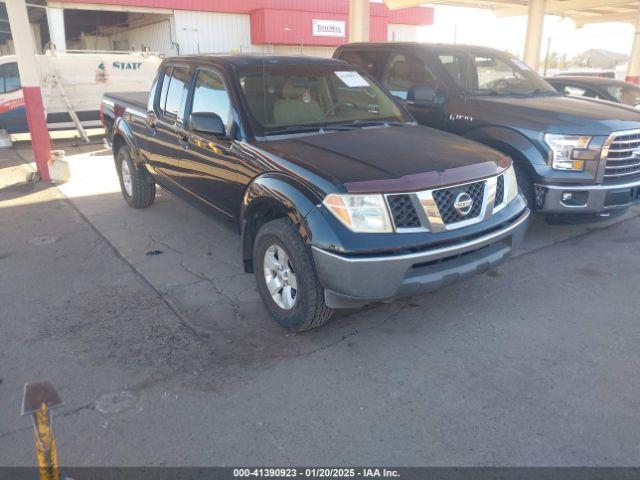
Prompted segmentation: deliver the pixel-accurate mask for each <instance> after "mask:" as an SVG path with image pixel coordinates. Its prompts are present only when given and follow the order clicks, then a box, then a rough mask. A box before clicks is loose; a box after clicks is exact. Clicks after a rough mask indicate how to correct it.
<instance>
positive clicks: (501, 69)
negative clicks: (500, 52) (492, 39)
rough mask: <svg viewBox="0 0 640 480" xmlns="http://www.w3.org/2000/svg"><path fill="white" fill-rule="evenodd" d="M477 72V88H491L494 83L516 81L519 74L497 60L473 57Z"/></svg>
mask: <svg viewBox="0 0 640 480" xmlns="http://www.w3.org/2000/svg"><path fill="white" fill-rule="evenodd" d="M475 64H476V70H477V72H478V88H492V87H494V86H495V85H496V82H503V81H509V80H510V79H513V80H517V79H518V78H519V76H520V75H519V73H518V72H516V71H515V70H514V68H513V67H512V66H511V65H509V64H508V63H506V62H504V61H502V60H501V59H499V58H492V57H478V56H476V57H475Z"/></svg>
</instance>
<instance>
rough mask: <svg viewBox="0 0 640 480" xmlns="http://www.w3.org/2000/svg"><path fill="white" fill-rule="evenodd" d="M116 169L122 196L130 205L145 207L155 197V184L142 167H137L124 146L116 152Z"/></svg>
mask: <svg viewBox="0 0 640 480" xmlns="http://www.w3.org/2000/svg"><path fill="white" fill-rule="evenodd" d="M116 170H117V172H118V178H119V180H120V190H121V191H122V197H123V198H124V200H125V202H127V204H128V205H129V206H130V207H133V208H146V207H148V206H149V205H151V204H152V203H153V200H154V199H155V197H156V184H155V183H154V181H153V179H152V178H151V176H150V175H149V174H148V173H147V172H146V170H145V169H144V167H140V168H137V167H136V166H135V165H134V164H133V161H132V160H131V154H130V153H129V149H128V148H127V147H126V146H123V147H120V149H119V150H118V152H117V154H116Z"/></svg>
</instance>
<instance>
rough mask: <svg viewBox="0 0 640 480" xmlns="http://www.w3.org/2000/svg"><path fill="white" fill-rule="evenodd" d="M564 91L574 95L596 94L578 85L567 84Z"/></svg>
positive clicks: (587, 95)
mask: <svg viewBox="0 0 640 480" xmlns="http://www.w3.org/2000/svg"><path fill="white" fill-rule="evenodd" d="M562 93H564V94H565V95H572V96H574V97H592V98H593V97H594V95H590V94H589V90H587V89H586V88H582V87H578V86H576V85H565V86H564V90H563V91H562Z"/></svg>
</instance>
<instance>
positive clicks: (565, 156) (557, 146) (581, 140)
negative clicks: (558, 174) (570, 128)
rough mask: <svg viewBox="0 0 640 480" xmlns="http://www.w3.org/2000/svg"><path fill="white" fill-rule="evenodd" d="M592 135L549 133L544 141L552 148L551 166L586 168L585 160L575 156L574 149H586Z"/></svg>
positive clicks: (568, 168) (560, 168)
mask: <svg viewBox="0 0 640 480" xmlns="http://www.w3.org/2000/svg"><path fill="white" fill-rule="evenodd" d="M590 141H591V137H589V136H586V135H556V134H552V133H547V134H545V136H544V142H545V143H546V144H547V145H548V146H549V148H550V149H551V167H552V168H553V169H554V170H572V171H582V170H584V160H578V159H574V158H573V151H574V150H584V149H586V148H587V147H588V146H589V142H590Z"/></svg>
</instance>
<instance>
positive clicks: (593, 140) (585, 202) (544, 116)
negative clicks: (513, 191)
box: [334, 43, 640, 220]
mask: <svg viewBox="0 0 640 480" xmlns="http://www.w3.org/2000/svg"><path fill="white" fill-rule="evenodd" d="M334 58H339V59H341V60H344V61H346V62H349V63H351V64H353V65H355V66H358V67H359V68H361V69H362V70H364V71H365V72H367V73H369V74H370V75H372V76H373V77H374V78H376V79H377V80H379V81H380V82H381V83H382V85H383V86H385V87H386V88H387V89H388V90H389V91H390V92H391V93H392V94H393V95H395V96H396V97H399V98H400V99H401V100H402V101H403V102H405V106H406V107H407V109H408V110H409V112H410V113H411V114H412V115H413V116H414V117H415V118H416V120H417V121H418V122H419V123H420V124H422V125H427V126H430V127H434V128H438V129H441V130H445V131H447V132H451V133H455V134H458V135H462V136H464V137H466V138H469V139H472V140H476V141H478V142H481V143H484V144H485V145H489V146H491V147H493V148H495V149H497V150H500V151H501V152H503V153H505V154H507V155H509V156H510V157H511V158H512V159H513V162H514V165H515V168H516V174H517V176H518V181H519V185H520V191H521V193H522V194H523V196H524V197H525V199H526V200H527V202H528V205H529V207H530V208H531V209H532V210H534V211H538V212H540V213H542V214H545V215H547V216H553V217H559V218H565V219H566V218H570V217H571V218H582V219H586V220H588V219H591V218H593V217H594V216H603V217H606V216H610V215H611V214H612V213H613V212H623V211H624V210H625V209H627V208H628V207H629V206H630V205H631V204H632V203H633V202H635V201H637V200H639V199H640V112H638V111H637V110H634V109H633V108H630V107H625V106H622V105H620V106H618V105H613V104H606V103H604V102H594V101H593V100H590V99H587V98H571V97H565V96H562V95H559V94H558V92H556V91H555V89H554V88H553V87H552V86H551V85H549V84H548V83H547V82H546V81H545V80H544V79H543V78H542V77H540V76H539V75H538V74H537V73H536V72H534V71H533V70H532V69H530V68H529V67H528V66H527V65H525V64H524V63H523V62H522V61H520V60H519V59H517V58H516V57H514V56H512V55H510V54H508V53H505V52H500V51H498V50H495V49H491V48H486V47H477V46H464V45H438V44H424V43H423V44H421V43H353V44H348V45H344V46H341V47H339V48H338V49H337V50H336V52H335V53H334ZM569 216H570V217H569Z"/></svg>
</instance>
